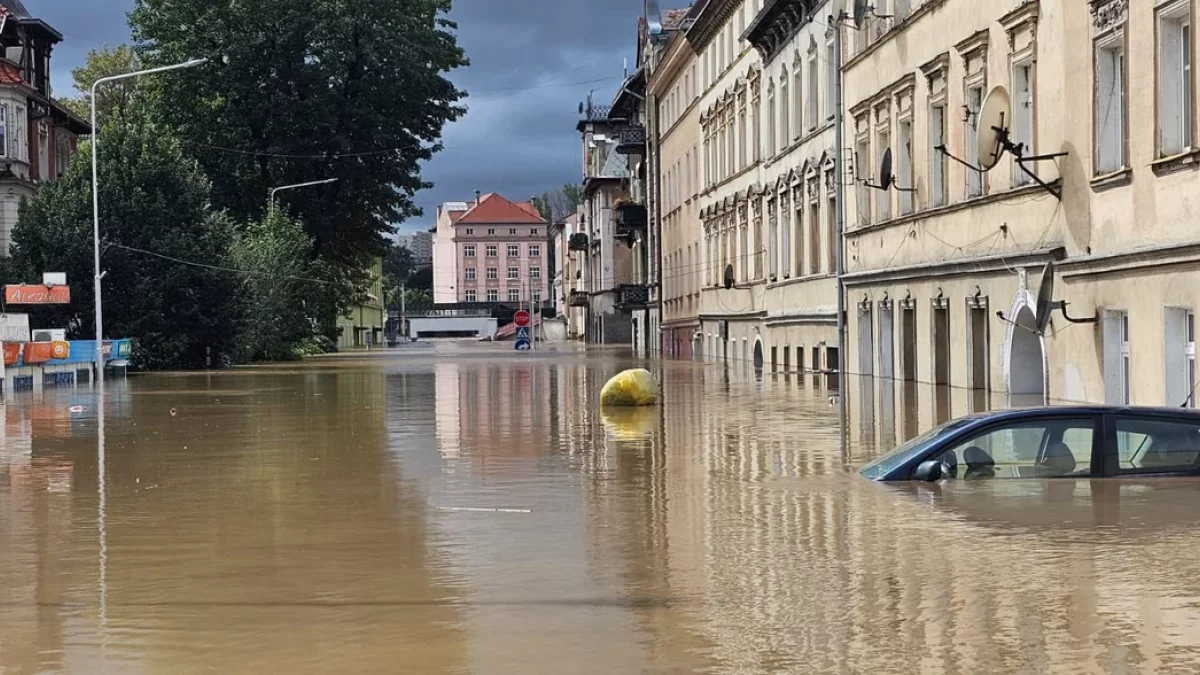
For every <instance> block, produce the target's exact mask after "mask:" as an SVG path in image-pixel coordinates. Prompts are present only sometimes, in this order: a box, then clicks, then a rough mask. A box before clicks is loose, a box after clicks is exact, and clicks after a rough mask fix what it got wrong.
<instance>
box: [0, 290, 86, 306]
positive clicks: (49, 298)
mask: <svg viewBox="0 0 1200 675" xmlns="http://www.w3.org/2000/svg"><path fill="white" fill-rule="evenodd" d="M4 301H5V302H7V303H8V304H10V305H69V304H71V287H70V286H5V287H4Z"/></svg>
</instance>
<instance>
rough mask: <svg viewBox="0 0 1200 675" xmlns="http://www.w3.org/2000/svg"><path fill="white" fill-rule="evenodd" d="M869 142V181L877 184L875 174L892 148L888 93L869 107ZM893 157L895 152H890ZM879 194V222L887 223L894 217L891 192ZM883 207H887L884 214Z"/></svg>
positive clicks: (886, 191) (890, 112)
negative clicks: (885, 144) (884, 137)
mask: <svg viewBox="0 0 1200 675" xmlns="http://www.w3.org/2000/svg"><path fill="white" fill-rule="evenodd" d="M871 122H872V124H871V141H872V144H871V145H872V150H873V152H872V156H871V180H872V181H873V182H876V184H878V181H879V180H880V177H879V176H876V175H875V172H876V171H878V170H879V169H880V168H881V162H882V160H883V153H884V152H886V151H887V150H889V149H891V147H892V97H891V95H890V93H884V94H882V95H880V96H878V97H877V98H876V99H875V102H874V104H873V105H872V106H871ZM884 134H887V147H883V143H882V142H881V137H882V136H883V135H884ZM892 155H893V157H894V156H895V151H893V152H892ZM878 192H879V193H880V194H877V195H875V197H876V198H877V199H878V200H879V201H878V202H877V203H876V210H877V211H878V213H877V214H876V215H878V216H879V222H883V223H885V222H887V221H889V220H891V219H893V218H895V217H896V213H895V210H894V209H893V208H892V191H891V190H878ZM884 206H886V207H887V211H886V213H885V212H884Z"/></svg>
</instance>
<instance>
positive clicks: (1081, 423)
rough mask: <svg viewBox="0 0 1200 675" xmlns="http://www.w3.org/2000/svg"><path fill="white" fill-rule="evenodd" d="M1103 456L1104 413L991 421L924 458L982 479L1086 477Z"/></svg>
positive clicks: (949, 472)
mask: <svg viewBox="0 0 1200 675" xmlns="http://www.w3.org/2000/svg"><path fill="white" fill-rule="evenodd" d="M1103 456H1104V443H1103V426H1102V423H1101V418H1100V416H1099V415H1093V414H1070V413H1066V414H1057V415H1056V414H1049V415H1045V416H1036V417H1032V416H1031V417H1021V418H1016V419H1009V420H1004V421H1001V422H997V423H995V424H990V425H987V426H986V427H983V428H981V429H978V430H975V431H973V432H971V433H967V434H964V435H963V436H960V437H959V438H956V439H954V440H953V441H950V442H948V443H945V444H942V445H940V447H939V448H938V449H937V450H936V451H932V452H931V453H930V455H929V456H928V457H927V458H926V460H928V459H936V460H938V461H940V462H941V463H942V465H943V467H945V469H944V471H943V475H945V476H946V477H947V478H962V479H966V480H980V479H992V478H1059V477H1088V476H1091V475H1093V468H1094V467H1096V468H1097V469H1098V467H1099V466H1101V464H1100V461H1102V458H1103ZM923 461H925V460H923Z"/></svg>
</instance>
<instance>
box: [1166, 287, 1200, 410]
mask: <svg viewBox="0 0 1200 675" xmlns="http://www.w3.org/2000/svg"><path fill="white" fill-rule="evenodd" d="M1163 318H1164V325H1163V349H1164V353H1163V365H1164V366H1165V368H1164V371H1163V382H1164V383H1165V385H1166V400H1165V401H1164V405H1166V406H1168V407H1172V408H1174V407H1178V406H1183V407H1186V408H1195V407H1197V406H1196V400H1195V392H1196V315H1195V313H1194V312H1192V310H1190V309H1185V308H1181V307H1167V308H1166V309H1165V310H1164V311H1163Z"/></svg>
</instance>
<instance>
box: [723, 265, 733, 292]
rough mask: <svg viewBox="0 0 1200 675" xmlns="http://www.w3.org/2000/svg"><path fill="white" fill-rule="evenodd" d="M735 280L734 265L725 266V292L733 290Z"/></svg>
mask: <svg viewBox="0 0 1200 675" xmlns="http://www.w3.org/2000/svg"><path fill="white" fill-rule="evenodd" d="M734 281H735V279H734V278H733V265H726V266H725V290H727V291H728V290H729V289H731V288H733V284H734Z"/></svg>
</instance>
